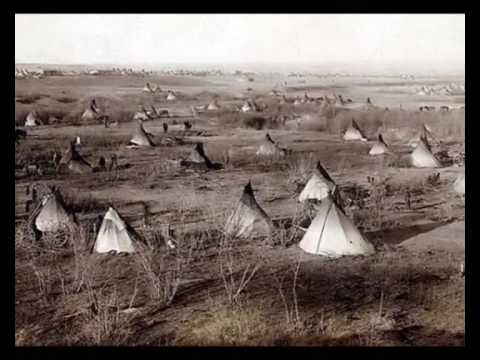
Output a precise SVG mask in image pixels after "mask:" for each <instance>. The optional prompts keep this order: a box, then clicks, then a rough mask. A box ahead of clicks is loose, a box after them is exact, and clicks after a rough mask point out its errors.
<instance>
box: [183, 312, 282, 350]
mask: <svg viewBox="0 0 480 360" xmlns="http://www.w3.org/2000/svg"><path fill="white" fill-rule="evenodd" d="M213 307H214V308H215V311H212V312H209V313H208V314H207V315H204V316H202V317H201V318H198V319H195V320H194V321H193V324H192V326H191V329H192V330H191V333H190V334H188V336H186V337H185V338H184V340H180V341H178V343H177V345H179V346H262V345H271V343H272V341H271V338H272V337H274V336H278V333H279V332H280V331H281V329H278V328H276V327H272V326H270V325H268V324H267V320H268V319H266V318H265V315H264V314H263V312H262V310H261V309H259V307H258V306H257V305H255V304H252V305H249V304H245V305H244V306H235V307H231V306H219V305H218V304H217V305H216V306H212V308H213Z"/></svg>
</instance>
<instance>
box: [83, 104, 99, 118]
mask: <svg viewBox="0 0 480 360" xmlns="http://www.w3.org/2000/svg"><path fill="white" fill-rule="evenodd" d="M96 118H97V113H96V112H95V111H93V109H92V107H88V108H87V109H86V110H85V111H84V112H83V114H82V120H94V119H96Z"/></svg>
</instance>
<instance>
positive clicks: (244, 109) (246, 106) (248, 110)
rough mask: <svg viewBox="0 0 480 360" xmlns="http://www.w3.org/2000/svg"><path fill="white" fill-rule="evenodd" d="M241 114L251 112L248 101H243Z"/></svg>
mask: <svg viewBox="0 0 480 360" xmlns="http://www.w3.org/2000/svg"><path fill="white" fill-rule="evenodd" d="M241 110H242V112H250V111H252V110H253V109H252V107H251V106H250V104H249V102H248V101H245V103H244V104H243V106H242V108H241Z"/></svg>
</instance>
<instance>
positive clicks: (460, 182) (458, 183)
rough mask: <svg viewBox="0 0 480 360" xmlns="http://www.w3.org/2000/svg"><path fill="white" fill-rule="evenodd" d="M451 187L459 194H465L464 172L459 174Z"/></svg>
mask: <svg viewBox="0 0 480 360" xmlns="http://www.w3.org/2000/svg"><path fill="white" fill-rule="evenodd" d="M453 189H454V190H455V192H456V193H458V194H460V195H465V173H463V174H460V175H459V176H458V177H457V179H456V180H455V182H454V183H453Z"/></svg>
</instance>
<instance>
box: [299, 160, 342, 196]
mask: <svg viewBox="0 0 480 360" xmlns="http://www.w3.org/2000/svg"><path fill="white" fill-rule="evenodd" d="M335 187H336V185H335V182H334V181H333V180H332V178H331V177H330V175H328V173H327V171H326V170H325V169H324V168H323V166H322V164H321V163H320V161H319V162H318V164H317V171H316V172H315V173H314V174H313V175H312V176H311V177H310V179H309V180H308V182H307V185H305V187H304V188H303V190H302V192H301V193H300V196H299V197H298V201H300V202H304V201H306V200H322V199H324V198H326V197H328V196H329V194H331V193H333V192H334V191H335Z"/></svg>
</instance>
